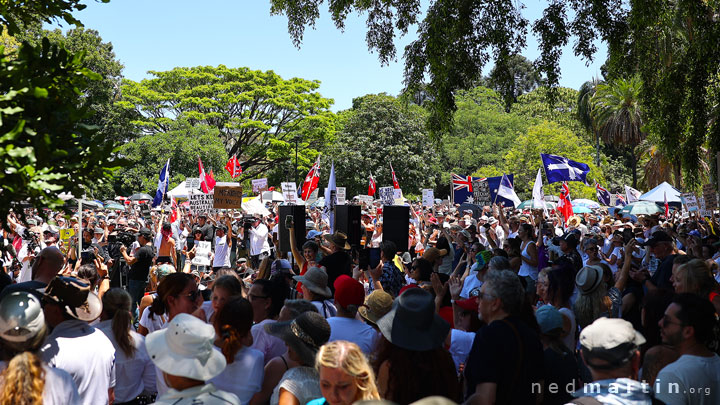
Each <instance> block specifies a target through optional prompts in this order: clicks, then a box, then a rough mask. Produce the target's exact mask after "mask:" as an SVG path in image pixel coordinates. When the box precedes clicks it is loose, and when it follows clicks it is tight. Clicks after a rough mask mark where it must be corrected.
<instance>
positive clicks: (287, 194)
mask: <svg viewBox="0 0 720 405" xmlns="http://www.w3.org/2000/svg"><path fill="white" fill-rule="evenodd" d="M280 188H281V189H282V193H283V197H284V198H285V204H297V199H298V196H297V185H295V183H280Z"/></svg>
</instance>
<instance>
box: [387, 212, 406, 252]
mask: <svg viewBox="0 0 720 405" xmlns="http://www.w3.org/2000/svg"><path fill="white" fill-rule="evenodd" d="M409 232H410V207H406V206H404V205H385V206H383V241H386V240H391V241H393V242H395V245H397V249H398V252H407V251H408V234H409Z"/></svg>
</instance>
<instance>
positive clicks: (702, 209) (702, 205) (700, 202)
mask: <svg viewBox="0 0 720 405" xmlns="http://www.w3.org/2000/svg"><path fill="white" fill-rule="evenodd" d="M697 201H698V206H699V207H700V215H701V216H703V217H707V216H710V213H712V211H708V210H706V209H705V197H698V199H697Z"/></svg>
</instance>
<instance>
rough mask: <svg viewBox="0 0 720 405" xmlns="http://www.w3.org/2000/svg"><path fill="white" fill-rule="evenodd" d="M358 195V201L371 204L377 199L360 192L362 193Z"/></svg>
mask: <svg viewBox="0 0 720 405" xmlns="http://www.w3.org/2000/svg"><path fill="white" fill-rule="evenodd" d="M356 197H357V199H358V201H360V202H361V203H363V204H368V205H370V204H372V202H373V201H375V199H374V198H373V197H372V196H370V195H367V194H360V195H357V196H356Z"/></svg>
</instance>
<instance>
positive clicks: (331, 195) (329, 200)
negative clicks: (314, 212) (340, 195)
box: [323, 162, 337, 233]
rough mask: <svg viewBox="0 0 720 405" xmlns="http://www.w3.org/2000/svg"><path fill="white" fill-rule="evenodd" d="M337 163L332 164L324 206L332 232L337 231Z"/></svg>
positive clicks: (324, 214)
mask: <svg viewBox="0 0 720 405" xmlns="http://www.w3.org/2000/svg"><path fill="white" fill-rule="evenodd" d="M336 192H337V188H336V187H335V163H334V162H333V163H331V164H330V178H329V179H328V186H327V188H326V189H325V206H324V207H323V219H324V220H326V221H327V222H328V224H329V225H330V233H335V201H336V200H335V199H336V196H335V193H336Z"/></svg>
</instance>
